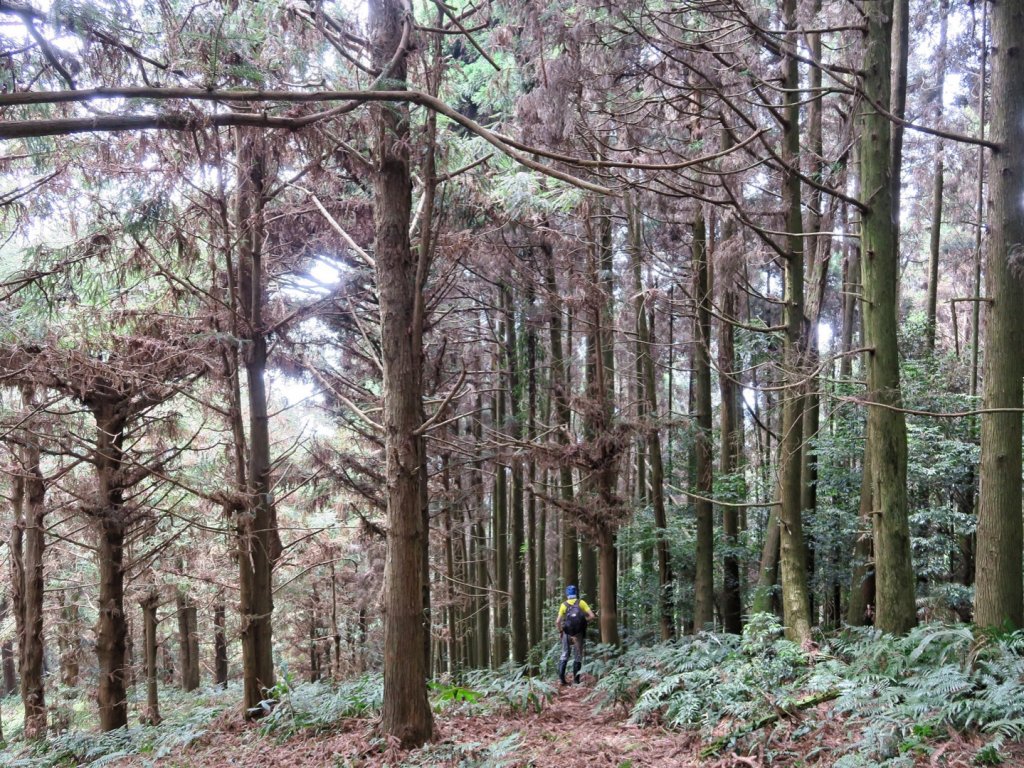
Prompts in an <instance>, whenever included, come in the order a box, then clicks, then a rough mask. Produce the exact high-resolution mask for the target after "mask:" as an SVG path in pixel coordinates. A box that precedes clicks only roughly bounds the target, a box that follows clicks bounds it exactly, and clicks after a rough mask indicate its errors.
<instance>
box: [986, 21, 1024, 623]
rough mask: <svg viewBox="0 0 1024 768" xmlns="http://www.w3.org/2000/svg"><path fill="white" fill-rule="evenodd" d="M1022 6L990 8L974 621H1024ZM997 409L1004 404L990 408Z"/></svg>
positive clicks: (1023, 129) (1023, 26) (1023, 102)
mask: <svg viewBox="0 0 1024 768" xmlns="http://www.w3.org/2000/svg"><path fill="white" fill-rule="evenodd" d="M1022 46H1024V6H1022V5H1021V3H1019V2H1017V3H1014V2H1005V3H994V4H993V6H992V134H991V138H992V140H993V141H995V142H996V143H998V144H999V146H1000V151H999V152H997V153H995V154H994V155H993V157H992V169H991V173H990V175H989V178H990V182H989V183H990V190H989V199H988V222H989V239H988V253H987V254H986V259H985V268H986V276H987V278H986V279H987V294H988V296H987V298H988V299H989V302H990V303H989V306H988V317H987V322H986V324H985V376H984V385H983V386H984V388H983V394H984V401H983V402H984V407H985V409H986V410H985V411H984V412H983V413H982V416H981V496H980V503H979V507H978V544H977V574H976V579H975V606H974V611H975V613H974V620H975V622H976V623H977V624H979V625H981V626H984V627H999V628H1003V627H1006V626H1010V627H1014V628H1017V627H1021V626H1022V625H1024V602H1022V600H1024V598H1022V593H1021V581H1022V575H1021V574H1022V562H1021V548H1022V537H1024V534H1022V530H1021V479H1020V478H1021V416H1020V413H1019V412H1018V410H1017V409H1020V407H1021V403H1022V394H1024V393H1022V388H1021V380H1022V376H1024V357H1022V355H1021V349H1022V348H1024V326H1022V325H1021V322H1020V311H1021V306H1024V273H1022V270H1021V260H1022V258H1024V211H1022V209H1021V201H1022V200H1024V77H1022V76H1021V72H1022V70H1024V47H1022ZM997 409H1007V410H1005V411H1002V412H999V411H998V410H997Z"/></svg>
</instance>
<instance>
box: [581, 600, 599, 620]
mask: <svg viewBox="0 0 1024 768" xmlns="http://www.w3.org/2000/svg"><path fill="white" fill-rule="evenodd" d="M580 608H582V609H583V611H584V613H586V615H587V621H594V620H595V619H596V618H597V614H596V613H595V612H594V611H592V610H591V609H590V605H589V604H588V603H587V602H586V601H585V600H581V601H580Z"/></svg>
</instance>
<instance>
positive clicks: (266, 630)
mask: <svg viewBox="0 0 1024 768" xmlns="http://www.w3.org/2000/svg"><path fill="white" fill-rule="evenodd" d="M235 135H236V140H237V145H238V146H237V154H238V159H237V162H238V168H239V178H238V189H237V193H236V201H235V202H236V212H235V213H236V216H235V224H236V226H237V228H238V238H237V243H238V244H237V268H238V280H237V285H238V294H239V306H240V308H241V311H242V316H243V319H244V323H243V333H244V335H245V338H246V341H247V344H246V346H245V349H244V352H243V360H244V365H245V372H246V383H247V387H246V391H247V395H248V405H249V409H248V414H249V435H248V437H249V440H248V467H247V469H248V471H247V473H246V474H247V477H246V479H247V488H246V507H245V509H244V510H243V511H242V513H241V514H240V515H238V517H237V525H238V563H239V570H240V573H239V585H240V589H239V602H240V612H241V637H242V678H243V683H244V707H245V713H246V717H259V716H261V715H262V714H263V713H264V710H263V708H262V707H260V706H259V703H260V702H261V701H262V700H263V699H264V698H266V692H267V690H268V689H270V688H272V687H273V686H274V656H273V624H272V617H273V612H274V593H273V568H274V561H275V560H276V558H277V554H278V550H279V547H280V542H279V541H278V539H277V524H276V517H275V514H274V508H273V499H272V498H271V491H270V426H269V421H270V419H269V413H268V409H267V391H266V381H265V376H266V369H267V338H266V328H265V326H264V321H263V310H264V305H265V303H266V298H265V295H264V267H263V238H264V222H263V202H264V199H263V198H264V194H265V191H264V190H265V183H266V181H267V180H266V178H265V176H266V173H267V169H266V167H265V158H264V152H265V149H264V146H263V142H262V137H261V136H260V135H259V134H258V133H255V132H249V131H247V129H242V128H239V129H237V130H236V134H235Z"/></svg>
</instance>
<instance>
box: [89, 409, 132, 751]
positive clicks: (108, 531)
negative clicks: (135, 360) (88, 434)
mask: <svg viewBox="0 0 1024 768" xmlns="http://www.w3.org/2000/svg"><path fill="white" fill-rule="evenodd" d="M90 407H91V408H92V412H93V415H94V417H95V418H96V428H97V429H96V464H95V466H96V475H97V485H98V489H99V493H98V500H99V502H100V504H101V505H103V506H102V508H101V509H99V510H98V511H97V512H96V518H95V519H96V524H97V529H98V533H99V549H98V553H97V555H98V557H97V559H98V567H99V579H100V595H99V604H98V606H97V608H98V614H99V616H98V619H97V627H96V658H97V661H98V662H99V672H100V676H99V684H98V688H97V700H98V702H99V710H100V730H103V731H112V730H114V729H115V728H120V727H121V726H124V725H127V724H128V701H127V698H126V692H125V683H126V679H125V677H126V662H125V654H126V652H127V645H128V624H127V620H126V617H125V610H124V539H125V533H126V531H125V520H124V518H125V511H124V509H123V506H124V488H123V487H122V485H121V479H120V478H121V476H122V469H123V444H124V432H125V426H126V424H127V416H126V411H127V410H128V408H129V406H128V404H127V403H125V402H124V401H120V400H119V401H110V400H103V399H100V400H97V401H95V402H92V403H91V404H90Z"/></svg>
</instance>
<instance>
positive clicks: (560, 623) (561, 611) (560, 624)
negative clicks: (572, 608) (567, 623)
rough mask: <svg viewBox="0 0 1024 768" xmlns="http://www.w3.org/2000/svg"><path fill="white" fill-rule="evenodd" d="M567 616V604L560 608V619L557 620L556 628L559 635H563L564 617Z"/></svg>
mask: <svg viewBox="0 0 1024 768" xmlns="http://www.w3.org/2000/svg"><path fill="white" fill-rule="evenodd" d="M563 616H565V603H562V604H561V605H560V606H558V618H556V619H555V628H556V629H557V630H558V634H562V617H563Z"/></svg>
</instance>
